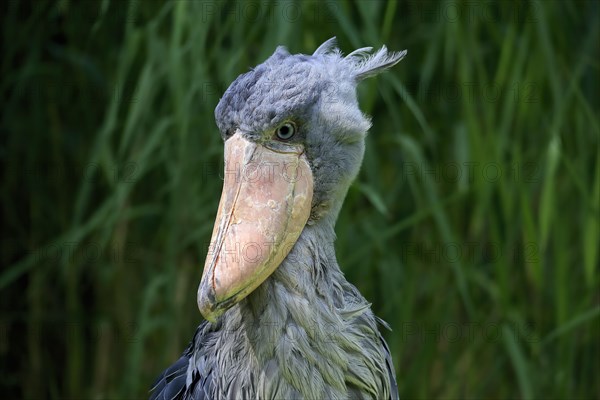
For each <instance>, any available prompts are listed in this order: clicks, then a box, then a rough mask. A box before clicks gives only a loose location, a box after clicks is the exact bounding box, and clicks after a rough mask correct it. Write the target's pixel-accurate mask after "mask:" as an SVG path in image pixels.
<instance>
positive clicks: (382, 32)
mask: <svg viewBox="0 0 600 400" xmlns="http://www.w3.org/2000/svg"><path fill="white" fill-rule="evenodd" d="M1 7H2V15H3V17H2V20H3V22H2V28H1V29H2V31H3V38H2V52H3V54H2V61H1V65H2V67H1V68H2V70H1V71H2V83H1V90H2V99H3V106H2V125H1V129H2V147H1V152H0V157H1V161H2V165H3V168H2V190H1V195H2V220H3V223H2V232H3V235H2V237H3V239H2V242H1V243H2V270H1V272H0V293H1V298H0V304H1V310H2V314H1V319H0V356H1V357H0V366H1V371H0V386H1V388H2V389H1V392H2V393H3V395H2V397H3V398H28V399H42V398H73V399H75V398H77V399H84V398H85V399H103V398H112V399H121V398H144V397H146V396H147V390H148V388H149V386H150V384H151V383H152V381H153V379H154V378H155V377H156V375H157V374H158V373H159V372H161V371H162V369H164V368H165V367H166V366H167V365H168V364H169V363H170V362H172V361H174V360H175V359H176V358H177V357H178V355H179V354H180V352H181V351H182V350H183V349H184V347H185V346H186V345H187V342H188V340H190V338H191V336H192V334H193V331H194V328H195V326H196V325H197V324H198V323H199V322H200V320H201V317H200V315H199V313H198V310H197V308H196V304H195V303H196V302H195V297H196V288H197V284H198V282H199V278H200V274H201V270H202V265H203V261H204V256H205V255H206V250H207V244H208V241H209V237H210V233H211V229H212V225H213V218H214V217H215V214H216V209H217V203H218V199H219V196H220V190H221V185H222V181H221V179H220V176H219V170H220V169H221V168H222V147H223V145H222V142H221V139H220V137H219V135H218V132H217V129H216V126H215V124H214V117H213V110H214V107H215V105H216V104H217V102H218V99H219V97H220V95H221V94H222V92H223V91H224V90H225V89H226V88H227V86H228V85H229V83H231V82H232V80H233V79H234V78H235V77H236V76H237V75H238V74H240V73H242V72H245V71H247V70H248V68H250V67H252V66H254V65H256V64H257V63H260V62H262V61H263V60H264V59H265V58H266V57H268V56H269V55H270V54H271V53H272V52H273V51H274V49H275V47H276V46H277V45H279V44H284V45H286V46H287V47H288V48H289V49H290V51H292V52H304V53H310V52H312V51H313V50H314V49H315V48H316V47H317V46H318V45H319V44H320V43H322V42H323V41H324V40H326V39H328V38H330V37H332V36H337V37H338V40H339V43H340V47H341V49H342V50H343V51H344V52H346V53H348V52H350V51H352V50H354V49H355V48H358V47H363V46H375V47H378V46H380V45H382V44H386V45H388V47H389V48H391V49H392V50H402V49H408V56H407V57H406V58H405V60H404V61H402V62H401V63H400V64H399V65H397V66H396V67H394V68H393V69H392V70H391V72H389V73H387V74H385V75H382V76H379V77H378V78H376V79H371V80H369V81H367V82H365V83H363V84H362V86H361V87H360V90H359V95H360V102H361V108H362V109H363V110H364V111H365V112H366V113H368V114H370V115H372V117H373V121H374V124H373V128H372V129H371V131H370V134H369V136H368V138H367V153H366V156H365V160H364V165H363V168H362V171H361V173H360V176H359V178H358V179H357V181H356V183H355V184H354V185H353V186H352V188H351V189H350V192H349V194H348V198H347V201H346V204H345V207H344V209H343V211H342V213H341V216H340V220H339V223H338V227H337V233H338V240H337V251H338V258H339V261H340V264H341V265H342V267H343V269H344V271H345V273H346V275H347V277H348V279H349V280H350V281H351V282H353V283H354V284H356V286H357V287H358V288H359V289H360V290H361V292H362V293H363V294H364V295H365V297H366V298H367V299H369V301H371V302H372V303H373V308H374V310H375V311H376V313H377V314H378V315H379V316H381V317H382V318H384V319H385V320H387V321H388V322H389V323H390V325H391V326H392V327H393V332H386V333H385V334H386V337H387V339H388V341H389V344H390V347H391V349H392V352H393V356H394V362H395V364H396V370H397V375H398V383H399V387H400V392H401V398H403V399H432V398H440V399H462V398H524V399H551V398H553V399H575V398H596V399H598V398H600V380H599V379H598V377H599V376H600V365H599V362H600V361H599V360H600V344H599V341H600V340H599V337H600V305H599V304H600V293H599V283H600V278H599V276H600V274H599V261H598V247H599V236H600V229H599V218H600V213H599V204H600V162H599V152H598V146H599V137H600V123H599V119H598V113H599V109H600V85H599V78H598V77H599V73H600V71H599V67H600V63H599V59H600V58H599V34H600V32H599V30H600V24H598V20H599V18H598V17H599V3H597V2H596V1H579V2H562V1H539V2H520V1H519V2H512V1H502V2H497V3H492V2H484V3H478V2H471V1H467V2H463V1H440V2H437V1H433V2H431V1H429V2H417V1H400V2H385V3H384V2H376V1H366V0H365V1H349V2H337V1H325V2H316V1H308V2H301V3H300V2H292V3H287V2H286V3H275V2H271V1H250V2H246V3H244V2H226V1H219V2H208V1H199V0H190V1H173V2H167V3H162V2H155V1H152V2H143V1H140V2H135V1H125V0H123V1H114V0H113V1H110V0H104V1H96V0H90V1H83V2H75V1H55V2H54V1H42V0H37V1H35V2H25V1H9V2H5V3H3V5H2V6H1ZM6 396H8V397H6Z"/></svg>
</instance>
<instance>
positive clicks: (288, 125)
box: [275, 122, 296, 140]
mask: <svg viewBox="0 0 600 400" xmlns="http://www.w3.org/2000/svg"><path fill="white" fill-rule="evenodd" d="M275 134H276V135H277V138H278V139H280V140H289V139H291V138H292V137H293V136H294V135H295V134H296V125H295V124H294V123H293V122H285V123H283V124H281V125H280V126H279V127H278V128H277V129H276V130H275Z"/></svg>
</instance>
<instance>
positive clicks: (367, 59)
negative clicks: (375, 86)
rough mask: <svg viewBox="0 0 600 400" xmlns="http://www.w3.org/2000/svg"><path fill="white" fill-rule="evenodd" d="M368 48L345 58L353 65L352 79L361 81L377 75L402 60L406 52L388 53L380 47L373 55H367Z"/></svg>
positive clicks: (369, 49)
mask: <svg viewBox="0 0 600 400" xmlns="http://www.w3.org/2000/svg"><path fill="white" fill-rule="evenodd" d="M371 50H372V48H370V47H363V48H361V49H357V50H354V51H353V52H352V53H350V54H348V55H347V56H346V58H345V59H346V60H348V61H350V62H351V63H352V64H353V68H354V79H356V81H361V80H363V79H365V78H368V77H370V76H374V75H377V74H379V73H381V72H383V71H385V70H386V69H388V68H390V67H393V66H394V65H396V64H397V63H398V62H400V60H402V59H403V58H404V56H405V55H406V53H407V51H406V50H402V51H399V52H394V51H393V52H388V49H387V47H385V46H382V47H381V49H379V50H377V51H376V52H375V53H374V54H369V52H370V51H371Z"/></svg>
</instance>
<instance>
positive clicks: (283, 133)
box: [280, 125, 290, 136]
mask: <svg viewBox="0 0 600 400" xmlns="http://www.w3.org/2000/svg"><path fill="white" fill-rule="evenodd" d="M289 130H290V128H288V126H287V125H284V126H282V127H281V128H280V132H281V134H282V135H283V136H286V135H287V134H288V132H289Z"/></svg>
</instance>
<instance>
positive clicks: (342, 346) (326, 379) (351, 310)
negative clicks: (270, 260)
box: [215, 223, 381, 398]
mask: <svg viewBox="0 0 600 400" xmlns="http://www.w3.org/2000/svg"><path fill="white" fill-rule="evenodd" d="M334 239H335V234H334V232H333V227H332V226H325V225H323V224H320V223H317V224H314V225H312V226H307V227H305V229H304V231H303V232H302V234H301V235H300V237H299V239H298V241H297V242H296V243H295V245H294V247H293V248H292V250H291V251H290V253H289V254H288V256H287V257H286V259H285V260H284V261H283V263H282V264H281V265H280V266H279V267H278V268H277V270H276V271H275V272H274V273H273V274H272V275H271V276H270V277H269V278H268V279H267V280H265V281H264V282H263V283H262V284H261V285H260V286H259V287H258V288H257V289H256V290H255V291H254V292H252V293H251V294H250V295H249V296H248V297H246V298H245V299H244V300H242V301H241V302H240V303H239V304H238V305H236V306H234V307H233V308H232V309H230V310H229V311H228V312H227V313H226V314H224V315H223V318H222V319H221V322H222V323H223V325H222V332H225V334H233V335H234V336H233V337H235V340H234V341H233V342H232V341H223V342H221V343H225V344H227V346H231V347H233V349H230V350H229V351H221V352H218V353H217V357H223V360H222V363H223V365H229V364H227V362H228V360H229V358H231V357H233V358H235V359H234V360H233V361H232V362H233V363H234V364H236V365H237V366H238V367H237V368H238V369H239V370H241V371H246V373H245V374H243V375H241V376H239V377H238V378H237V379H239V380H240V382H242V384H243V385H246V386H248V387H253V388H254V389H253V390H256V392H255V393H257V394H258V397H261V396H262V397H265V398H272V397H281V398H299V397H302V398H345V397H346V398H347V397H348V396H349V395H348V393H349V392H348V390H349V389H348V387H347V384H346V381H347V379H348V378H346V377H345V375H346V374H347V373H348V372H347V371H348V369H349V367H350V366H351V365H367V364H366V363H368V362H373V361H372V360H378V358H380V357H381V355H380V354H379V353H378V352H377V351H378V350H376V349H377V347H374V346H373V345H372V343H371V342H372V340H373V339H372V338H377V337H378V333H377V328H376V322H375V318H374V316H373V314H372V312H371V310H370V307H369V303H367V302H366V300H365V299H364V298H363V297H362V296H361V295H360V293H359V292H358V290H357V289H356V288H355V287H354V286H353V285H351V284H350V283H348V281H347V280H346V279H345V277H344V275H343V274H342V272H341V270H340V268H339V266H338V264H337V261H336V258H335V252H334ZM364 338H369V339H368V341H367V342H366V343H371V345H370V347H368V349H369V350H368V351H366V350H364V346H366V344H364V343H362V341H363V340H364ZM375 340H376V339H375ZM218 348H219V347H215V349H218ZM215 351H217V350H215ZM232 354H234V356H232ZM378 362H381V360H379V361H378ZM376 372H377V371H373V373H376ZM253 374H258V375H259V376H260V377H257V379H256V381H255V380H254V378H252V376H256V375H253ZM265 374H266V375H265ZM369 379H370V378H369ZM371 380H372V381H373V382H376V380H375V378H374V377H373V379H371ZM367 382H370V380H368V379H367ZM267 383H268V384H269V385H271V386H269V387H266V386H264V385H266V384H267ZM254 385H257V386H254ZM273 385H275V386H273ZM262 397H261V398H262Z"/></svg>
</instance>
